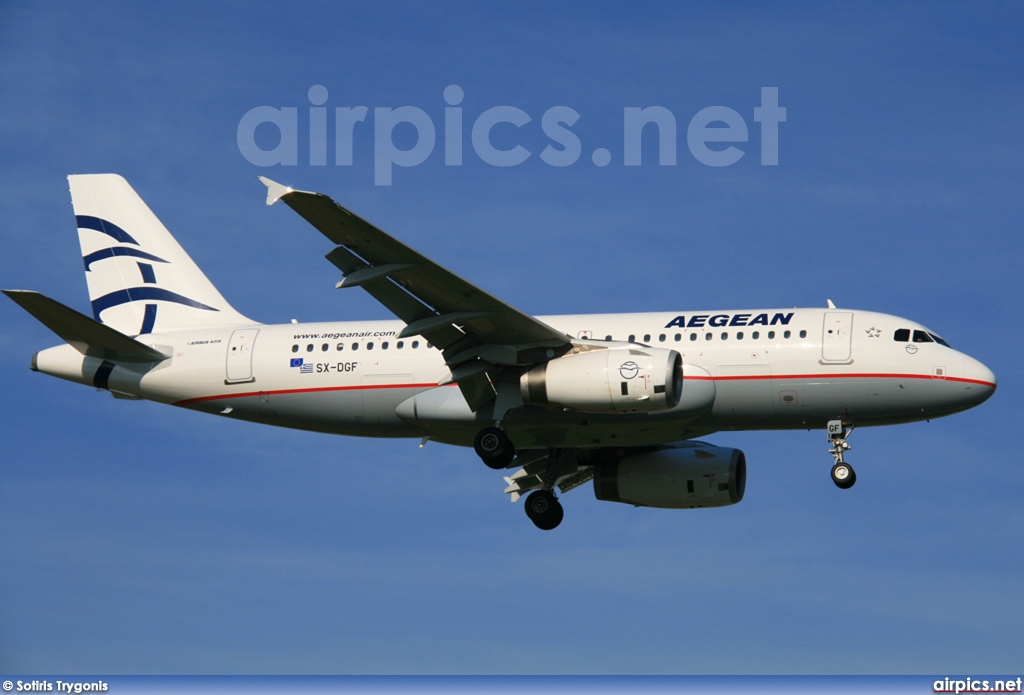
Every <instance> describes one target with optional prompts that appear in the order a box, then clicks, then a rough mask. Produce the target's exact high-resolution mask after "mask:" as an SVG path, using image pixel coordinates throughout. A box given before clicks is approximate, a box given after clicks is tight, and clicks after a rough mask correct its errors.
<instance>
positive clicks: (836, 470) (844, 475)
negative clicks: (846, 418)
mask: <svg viewBox="0 0 1024 695" xmlns="http://www.w3.org/2000/svg"><path fill="white" fill-rule="evenodd" d="M852 432H853V425H850V426H849V427H846V426H845V425H844V424H843V421H842V420H829V423H828V441H829V444H831V445H832V448H831V449H829V450H828V453H830V454H832V458H834V459H835V460H836V463H835V465H834V466H832V482H833V483H835V484H836V487H838V488H839V489H841V490H848V489H850V488H851V487H853V484H854V483H856V482H857V474H856V473H855V472H854V470H853V466H851V465H850V464H848V463H847V462H846V461H844V460H843V454H844V453H845V452H847V451H849V450H850V449H851V448H852V447H851V446H850V445H849V444H847V443H846V440H847V438H848V437H849V436H850V434H851V433H852Z"/></svg>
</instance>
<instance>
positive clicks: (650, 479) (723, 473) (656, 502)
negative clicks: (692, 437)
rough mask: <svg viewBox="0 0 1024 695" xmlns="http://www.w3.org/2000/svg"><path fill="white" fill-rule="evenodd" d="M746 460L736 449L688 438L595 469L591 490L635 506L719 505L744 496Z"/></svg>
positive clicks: (665, 507) (688, 507)
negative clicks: (682, 443)
mask: <svg viewBox="0 0 1024 695" xmlns="http://www.w3.org/2000/svg"><path fill="white" fill-rule="evenodd" d="M746 484H747V462H746V457H745V456H744V455H743V452H742V451H740V450H739V449H726V448H723V447H717V446H710V445H708V444H702V443H700V442H693V443H691V444H689V445H686V446H681V447H678V448H672V449H662V450H660V451H649V452H646V453H642V454H634V455H632V456H624V457H623V458H621V459H619V460H618V461H617V462H607V463H602V464H600V465H598V466H596V467H595V469H594V495H595V496H596V497H597V499H599V500H605V501H607V502H624V503H626V504H632V505H635V506H638V507H661V508H663V509H693V508H696V507H724V506H726V505H730V504H736V503H737V502H739V501H740V500H741V499H743V491H744V489H745V488H746Z"/></svg>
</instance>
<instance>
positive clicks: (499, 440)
mask: <svg viewBox="0 0 1024 695" xmlns="http://www.w3.org/2000/svg"><path fill="white" fill-rule="evenodd" d="M473 448H474V449H475V450H476V455H477V456H479V457H480V458H481V459H482V460H483V462H484V463H486V464H487V465H488V467H490V468H494V469H499V468H507V467H508V464H510V463H512V459H514V458H515V457H516V448H515V447H514V446H513V445H512V441H511V440H510V439H509V438H508V435H507V434H505V433H504V432H503V431H501V430H499V429H498V428H497V427H485V428H483V429H482V430H480V431H479V432H477V435H476V439H474V440H473Z"/></svg>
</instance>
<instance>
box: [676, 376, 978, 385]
mask: <svg viewBox="0 0 1024 695" xmlns="http://www.w3.org/2000/svg"><path fill="white" fill-rule="evenodd" d="M686 378H687V379H702V380H704V381H745V380H750V381H753V380H758V379H810V380H824V381H828V380H830V379H928V380H930V381H956V382H959V383H963V384H978V385H980V386H988V387H990V388H995V387H996V385H995V384H993V383H992V382H991V381H981V380H979V379H967V378H964V377H959V376H945V377H939V376H932V375H931V374H741V375H738V376H711V377H707V376H690V377H686Z"/></svg>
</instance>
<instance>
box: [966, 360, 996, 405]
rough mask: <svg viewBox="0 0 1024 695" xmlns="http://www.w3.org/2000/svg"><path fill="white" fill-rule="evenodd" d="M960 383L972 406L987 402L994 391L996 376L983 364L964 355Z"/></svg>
mask: <svg viewBox="0 0 1024 695" xmlns="http://www.w3.org/2000/svg"><path fill="white" fill-rule="evenodd" d="M962 381H963V383H964V385H965V387H966V391H967V394H966V395H967V397H968V399H969V400H970V401H971V402H972V405H978V404H979V403H984V402H985V401H987V400H988V399H989V398H990V397H991V396H992V394H993V393H995V391H996V375H995V374H994V373H993V372H992V370H991V369H989V368H988V367H986V366H985V365H984V364H982V363H981V362H979V361H978V360H976V359H974V358H973V357H969V356H967V355H964V365H963V377H962Z"/></svg>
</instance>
